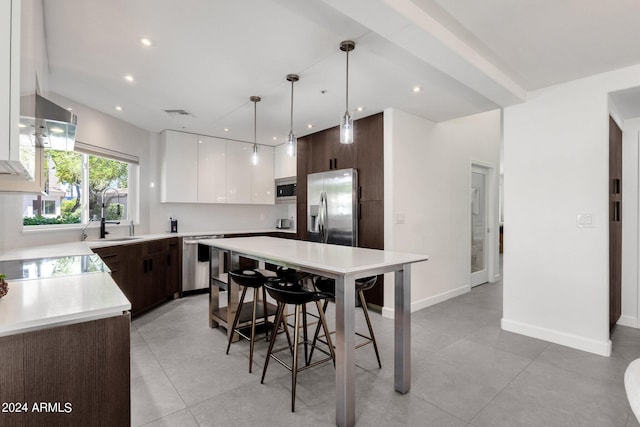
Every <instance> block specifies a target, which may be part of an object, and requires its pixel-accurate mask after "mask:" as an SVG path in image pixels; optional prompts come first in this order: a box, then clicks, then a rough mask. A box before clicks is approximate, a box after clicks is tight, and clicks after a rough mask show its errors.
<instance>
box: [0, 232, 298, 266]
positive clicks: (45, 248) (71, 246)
mask: <svg viewBox="0 0 640 427" xmlns="http://www.w3.org/2000/svg"><path fill="white" fill-rule="evenodd" d="M295 232H296V230H282V229H276V228H273V229H265V230H250V231H246V230H243V231H229V230H225V231H197V232H196V231H187V232H182V233H155V234H141V235H139V236H135V238H134V239H129V238H128V237H125V236H109V237H108V238H107V239H100V240H85V241H84V242H80V241H77V242H68V243H59V244H54V245H41V246H27V247H24V248H15V249H10V250H8V251H5V252H3V253H2V254H0V261H9V260H14V259H35V258H50V257H59V256H71V255H90V254H92V253H93V251H92V250H91V249H93V248H102V247H105V246H116V245H130V244H134V243H140V242H145V241H149V240H157V239H166V238H170V237H191V236H215V235H225V234H251V233H292V234H293V233H295ZM123 239H124V240H123Z"/></svg>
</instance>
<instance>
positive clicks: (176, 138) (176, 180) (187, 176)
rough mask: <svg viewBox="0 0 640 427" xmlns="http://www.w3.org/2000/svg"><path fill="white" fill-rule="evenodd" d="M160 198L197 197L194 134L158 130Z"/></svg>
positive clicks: (193, 199) (192, 199)
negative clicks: (159, 132)
mask: <svg viewBox="0 0 640 427" xmlns="http://www.w3.org/2000/svg"><path fill="white" fill-rule="evenodd" d="M160 201H161V202H174V203H195V202H197V201H198V135H194V134H191V133H184V132H175V131H170V130H167V131H164V132H162V133H161V134H160Z"/></svg>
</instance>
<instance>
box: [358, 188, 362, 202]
mask: <svg viewBox="0 0 640 427" xmlns="http://www.w3.org/2000/svg"><path fill="white" fill-rule="evenodd" d="M360 199H362V185H361V186H359V187H358V200H360Z"/></svg>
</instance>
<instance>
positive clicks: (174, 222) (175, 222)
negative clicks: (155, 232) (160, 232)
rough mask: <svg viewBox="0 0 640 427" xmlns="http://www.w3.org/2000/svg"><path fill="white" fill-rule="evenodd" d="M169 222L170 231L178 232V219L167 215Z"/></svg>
mask: <svg viewBox="0 0 640 427" xmlns="http://www.w3.org/2000/svg"><path fill="white" fill-rule="evenodd" d="M169 223H170V224H171V227H170V228H169V229H170V230H171V233H177V232H178V219H177V218H171V217H169Z"/></svg>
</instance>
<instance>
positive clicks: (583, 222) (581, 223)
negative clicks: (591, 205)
mask: <svg viewBox="0 0 640 427" xmlns="http://www.w3.org/2000/svg"><path fill="white" fill-rule="evenodd" d="M576 226H577V227H579V228H590V227H595V224H594V221H593V214H590V213H579V214H576Z"/></svg>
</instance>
